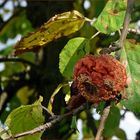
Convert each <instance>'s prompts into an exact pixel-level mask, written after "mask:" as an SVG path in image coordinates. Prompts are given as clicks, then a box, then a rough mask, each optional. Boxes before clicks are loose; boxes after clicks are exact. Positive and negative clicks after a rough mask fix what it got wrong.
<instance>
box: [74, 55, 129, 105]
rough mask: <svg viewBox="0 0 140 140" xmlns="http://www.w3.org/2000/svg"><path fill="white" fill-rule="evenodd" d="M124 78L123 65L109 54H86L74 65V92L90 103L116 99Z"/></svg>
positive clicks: (124, 80)
mask: <svg viewBox="0 0 140 140" xmlns="http://www.w3.org/2000/svg"><path fill="white" fill-rule="evenodd" d="M126 79H127V76H126V69H125V67H124V66H123V65H122V64H121V63H120V62H119V61H118V60H116V59H115V58H114V57H113V56H111V55H100V56H94V55H87V56H85V57H84V58H82V59H80V60H79V61H78V62H77V63H76V65H75V67H74V84H75V85H74V88H75V89H77V93H76V94H77V95H78V96H79V94H80V95H81V96H83V97H84V98H85V99H86V100H87V101H89V102H91V103H99V102H100V101H110V100H116V101H118V96H119V95H120V92H121V91H122V90H123V89H124V87H125V85H126ZM75 96H76V95H75ZM122 97H123V96H122ZM75 98H76V97H75Z"/></svg>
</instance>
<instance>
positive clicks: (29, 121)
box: [5, 97, 44, 140]
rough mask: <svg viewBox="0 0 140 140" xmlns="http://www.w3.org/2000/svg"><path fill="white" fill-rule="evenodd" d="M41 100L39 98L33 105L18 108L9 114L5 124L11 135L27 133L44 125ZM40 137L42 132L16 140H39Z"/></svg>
mask: <svg viewBox="0 0 140 140" xmlns="http://www.w3.org/2000/svg"><path fill="white" fill-rule="evenodd" d="M42 100H43V99H42V97H40V99H39V100H38V101H36V102H35V103H34V104H32V105H25V106H20V107H18V108H16V109H15V110H13V111H12V112H11V113H10V115H9V116H8V117H7V119H6V122H5V123H6V125H7V126H8V127H9V129H10V131H11V134H12V135H14V134H17V133H21V132H25V131H29V130H31V129H33V128H35V127H38V126H39V125H42V124H43V123H44V117H43V115H42V108H41V102H42ZM41 135H42V132H40V133H37V134H33V135H29V136H24V137H21V138H18V139H17V140H40V137H41Z"/></svg>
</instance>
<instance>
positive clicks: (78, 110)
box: [5, 104, 86, 140]
mask: <svg viewBox="0 0 140 140" xmlns="http://www.w3.org/2000/svg"><path fill="white" fill-rule="evenodd" d="M85 108H86V104H83V105H81V106H80V107H78V108H76V109H74V110H72V111H70V112H68V113H66V114H64V115H59V116H57V117H55V118H54V119H53V120H52V121H50V122H47V123H45V124H43V125H40V126H38V127H36V128H34V129H32V130H29V131H25V132H23V133H18V134H15V135H13V136H11V137H9V138H7V139H5V140H14V139H16V138H19V137H23V136H27V135H33V134H36V133H39V132H43V131H44V130H46V129H49V128H51V127H52V126H53V125H54V124H56V123H57V122H60V121H61V120H63V119H64V118H66V117H70V116H72V115H75V114H78V113H79V112H81V111H82V110H84V109H85Z"/></svg>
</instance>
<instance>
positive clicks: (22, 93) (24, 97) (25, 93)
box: [17, 86, 34, 105]
mask: <svg viewBox="0 0 140 140" xmlns="http://www.w3.org/2000/svg"><path fill="white" fill-rule="evenodd" d="M33 93H34V89H29V87H28V86H24V87H22V88H20V89H19V90H18V91H17V97H18V98H19V100H20V102H21V104H24V105H26V104H27V103H28V101H29V97H30V96H31V95H32V94H33Z"/></svg>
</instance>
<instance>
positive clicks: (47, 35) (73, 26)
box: [15, 10, 85, 54]
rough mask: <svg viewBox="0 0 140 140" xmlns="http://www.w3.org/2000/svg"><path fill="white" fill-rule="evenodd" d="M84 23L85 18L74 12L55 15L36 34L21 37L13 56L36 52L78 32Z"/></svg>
mask: <svg viewBox="0 0 140 140" xmlns="http://www.w3.org/2000/svg"><path fill="white" fill-rule="evenodd" d="M84 22H85V17H84V16H83V15H81V14H80V13H79V12H78V11H75V10H74V11H71V12H65V13H62V14H58V15H55V16H54V17H52V18H51V19H50V20H49V21H48V22H46V23H45V24H44V25H42V26H41V27H40V28H39V29H38V30H37V31H36V32H33V33H30V34H28V35H27V36H25V37H23V38H22V39H21V40H20V41H19V42H18V43H17V45H16V46H15V49H16V50H15V54H20V53H23V52H27V51H34V50H38V49H40V48H42V47H43V46H44V45H45V44H47V43H49V42H51V41H54V40H56V39H58V38H60V37H62V36H68V35H70V34H72V33H74V32H76V31H78V30H79V29H80V28H81V27H82V26H83V24H84Z"/></svg>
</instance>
